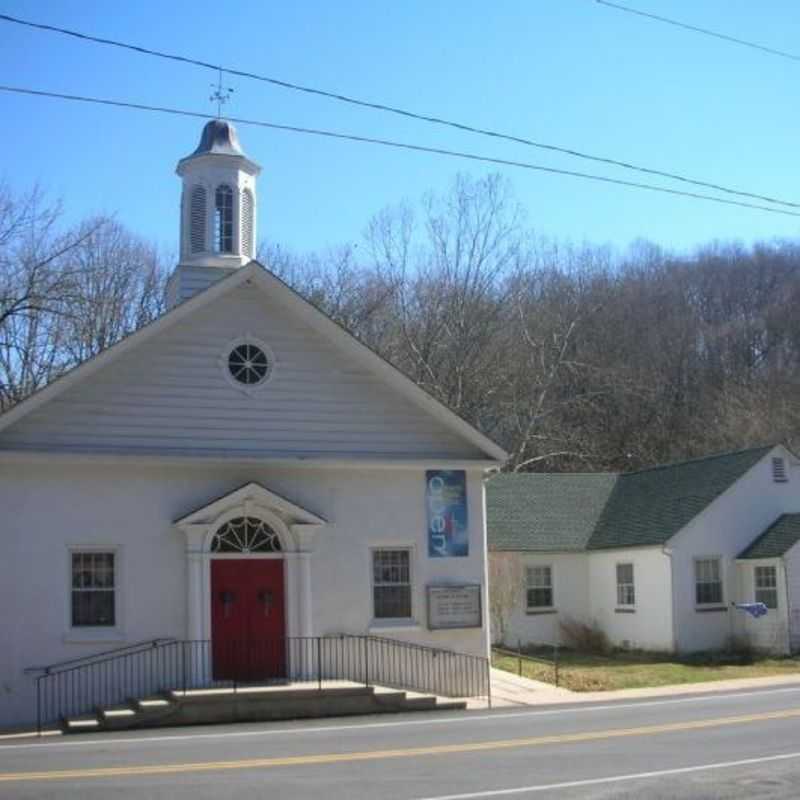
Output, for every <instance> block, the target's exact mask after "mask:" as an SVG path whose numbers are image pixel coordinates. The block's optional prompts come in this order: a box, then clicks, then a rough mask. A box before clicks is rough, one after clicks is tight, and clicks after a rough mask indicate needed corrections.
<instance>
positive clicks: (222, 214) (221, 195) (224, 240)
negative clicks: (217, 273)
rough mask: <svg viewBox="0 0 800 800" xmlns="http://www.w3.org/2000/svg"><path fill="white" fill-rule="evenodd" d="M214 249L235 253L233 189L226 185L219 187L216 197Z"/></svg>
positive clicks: (220, 251) (219, 251) (218, 251)
mask: <svg viewBox="0 0 800 800" xmlns="http://www.w3.org/2000/svg"><path fill="white" fill-rule="evenodd" d="M214 249H215V250H216V252H217V253H232V252H233V189H231V187H230V186H227V185H226V184H224V183H223V184H222V185H220V186H217V191H216V194H215V197H214Z"/></svg>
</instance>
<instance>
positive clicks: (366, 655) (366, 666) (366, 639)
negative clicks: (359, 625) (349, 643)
mask: <svg viewBox="0 0 800 800" xmlns="http://www.w3.org/2000/svg"><path fill="white" fill-rule="evenodd" d="M364 685H365V686H366V687H369V636H365V637H364Z"/></svg>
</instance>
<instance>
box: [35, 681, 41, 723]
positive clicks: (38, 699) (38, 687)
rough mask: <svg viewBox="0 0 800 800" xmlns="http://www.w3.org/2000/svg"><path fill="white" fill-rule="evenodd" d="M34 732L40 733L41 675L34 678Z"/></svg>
mask: <svg viewBox="0 0 800 800" xmlns="http://www.w3.org/2000/svg"><path fill="white" fill-rule="evenodd" d="M36 733H37V734H38V735H39V736H41V735H42V676H41V675H40V676H39V677H38V678H36Z"/></svg>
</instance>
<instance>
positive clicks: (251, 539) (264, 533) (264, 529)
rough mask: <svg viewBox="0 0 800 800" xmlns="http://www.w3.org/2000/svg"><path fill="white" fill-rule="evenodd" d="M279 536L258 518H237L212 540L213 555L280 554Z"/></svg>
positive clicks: (229, 522)
mask: <svg viewBox="0 0 800 800" xmlns="http://www.w3.org/2000/svg"><path fill="white" fill-rule="evenodd" d="M281 550H282V548H281V540H280V539H279V538H278V534H277V533H275V531H274V530H273V529H272V528H271V527H270V526H269V525H267V523H266V522H264V521H263V520H260V519H258V518H257V517H236V518H234V519H232V520H229V521H228V522H226V523H225V524H224V525H223V526H222V527H221V528H220V529H219V530H218V531H217V532H216V534H215V535H214V538H213V539H212V540H211V552H212V553H280V552H281Z"/></svg>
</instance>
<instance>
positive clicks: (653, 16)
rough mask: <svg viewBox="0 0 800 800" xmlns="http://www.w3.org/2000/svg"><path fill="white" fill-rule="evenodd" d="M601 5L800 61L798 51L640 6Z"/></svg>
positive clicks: (607, 1) (604, 2) (601, 0)
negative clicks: (659, 13)
mask: <svg viewBox="0 0 800 800" xmlns="http://www.w3.org/2000/svg"><path fill="white" fill-rule="evenodd" d="M595 2H596V3H598V4H599V5H601V6H608V7H609V8H616V9H617V10H618V11H625V12H626V13H628V14H636V15H637V16H639V17H647V18H648V19H654V20H656V21H657V22H664V23H666V24H667V25H674V26H675V27H676V28H684V29H685V30H687V31H694V32H695V33H702V34H704V35H706V36H713V37H714V38H715V39H722V40H723V41H725V42H733V44H740V45H743V46H744V47H750V48H752V49H753V50H761V51H762V52H763V53H769V54H770V55H773V56H780V57H781V58H788V59H791V60H792V61H800V55H797V54H796V53H787V52H786V51H784V50H776V49H775V48H774V47H767V46H766V45H763V44H758V43H757V42H749V41H747V40H746V39H737V38H736V37H735V36H728V35H727V34H725V33H718V32H717V31H712V30H709V29H708V28H700V27H698V26H697V25H689V24H688V23H687V22H679V21H678V20H676V19H670V18H669V17H660V16H659V15H658V14H651V13H650V12H648V11H641V10H639V9H638V8H633V7H631V6H625V5H622V3H612V2H610V0H595Z"/></svg>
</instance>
